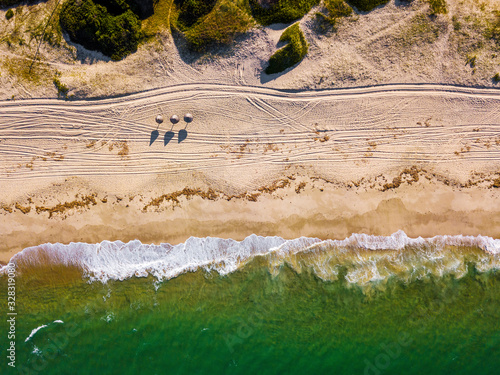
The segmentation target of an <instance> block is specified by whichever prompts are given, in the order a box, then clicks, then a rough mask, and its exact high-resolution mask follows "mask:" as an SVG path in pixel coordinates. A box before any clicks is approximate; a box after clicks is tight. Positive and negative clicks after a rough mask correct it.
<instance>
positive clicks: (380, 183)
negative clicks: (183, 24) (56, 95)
mask: <svg viewBox="0 0 500 375" xmlns="http://www.w3.org/2000/svg"><path fill="white" fill-rule="evenodd" d="M499 104H500V92H499V91H498V90H494V89H481V90H480V89H466V88H456V87H452V86H437V85H392V86H382V87H371V88H359V89H346V90H326V91H307V92H283V91H277V90H273V89H269V88H262V87H250V86H231V85H221V84H202V83H198V84H183V85H177V86H172V87H169V88H165V89H161V90H156V91H149V92H145V93H141V94H137V95H133V96H130V97H122V98H115V99H107V100H102V101H74V102H62V101H57V100H50V99H38V100H28V101H4V102H0V191H1V192H2V194H1V196H0V254H1V255H0V261H2V262H6V261H7V260H8V259H9V258H10V256H11V255H12V254H13V253H15V252H17V251H20V250H22V249H23V248H24V247H27V246H33V245H37V244H40V243H44V242H62V243H69V242H71V241H84V242H100V241H102V240H117V239H119V240H122V241H128V240H131V239H139V240H141V241H143V242H145V243H150V242H154V243H160V242H169V243H173V244H174V243H178V242H181V241H184V240H185V239H186V238H188V237H190V236H200V237H203V236H217V237H224V238H227V237H231V238H235V239H243V238H244V237H246V236H248V235H249V234H251V233H256V234H259V235H278V236H282V237H285V238H295V237H299V236H313V237H320V238H332V239H337V238H344V237H346V236H348V235H350V234H351V233H354V232H362V233H369V234H383V235H388V234H391V233H393V232H395V231H397V230H399V229H402V230H404V231H405V232H406V233H407V234H408V235H409V236H412V237H415V236H425V237H428V236H433V235H442V234H464V235H478V234H482V235H488V236H492V237H500V233H499V232H500V229H499V228H500V225H498V224H499V222H500V207H499V205H500V200H499V195H500V190H499V189H497V188H496V187H495V186H500V180H499V178H500V173H499V171H500V168H499V167H500V158H499V153H500V134H499V133H498V126H499V124H500V121H499V117H500V110H499V109H500V105H499ZM187 112H191V113H193V115H194V121H193V122H192V123H190V124H186V123H184V122H183V121H181V122H180V123H178V124H176V125H175V126H173V127H172V126H171V124H170V123H168V121H165V122H164V123H163V124H161V125H160V126H158V124H157V123H156V122H155V118H156V116H157V115H158V114H161V115H163V117H164V118H165V119H168V118H170V116H171V115H172V114H177V115H179V116H180V117H181V118H182V116H183V115H184V114H185V113H187ZM156 131H158V133H156ZM182 131H185V133H184V135H183V132H182ZM179 136H180V138H179ZM184 137H185V138H184Z"/></svg>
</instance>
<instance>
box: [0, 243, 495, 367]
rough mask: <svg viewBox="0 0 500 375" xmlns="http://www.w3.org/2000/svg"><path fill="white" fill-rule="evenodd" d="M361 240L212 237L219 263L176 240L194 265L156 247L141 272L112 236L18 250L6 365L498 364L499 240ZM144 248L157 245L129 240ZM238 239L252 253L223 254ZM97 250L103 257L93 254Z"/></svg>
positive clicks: (3, 361) (3, 278) (3, 363)
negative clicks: (121, 255) (123, 261)
mask: <svg viewBox="0 0 500 375" xmlns="http://www.w3.org/2000/svg"><path fill="white" fill-rule="evenodd" d="M398 236H399V237H398ZM360 238H361V237H358V238H357V242H353V241H350V242H345V243H343V244H339V243H337V244H332V243H331V242H324V241H319V240H316V239H301V240H300V241H299V240H296V241H295V243H291V242H289V241H288V242H287V241H284V240H281V239H278V238H273V239H267V240H265V239H262V238H259V237H256V236H255V237H253V240H252V241H247V242H246V243H243V245H241V244H240V245H238V246H240V247H235V246H236V244H235V243H232V247H230V248H231V250H228V249H229V247H227V246H226V247H224V246H221V243H220V242H219V245H220V246H219V247H213V246H212V245H213V243H211V244H210V246H208V245H207V246H208V248H209V249H211V251H212V253H211V256H214V255H216V261H215V262H212V263H211V262H205V263H203V265H201V264H198V265H197V266H194V264H195V263H196V262H195V260H194V258H193V256H192V254H194V253H196V252H195V251H194V250H192V251H193V252H190V250H189V246H187V247H184V248H182V251H181V250H178V251H179V254H184V256H185V257H183V258H182V259H184V261H183V262H185V263H182V262H181V261H179V263H177V265H176V269H178V268H179V267H180V266H183V267H184V268H183V271H182V272H177V273H176V276H170V277H167V276H166V273H161V272H159V271H157V270H158V269H159V268H158V267H156V268H155V267H153V266H152V265H151V262H153V260H152V258H151V257H152V255H151V254H149V255H148V257H149V258H148V262H150V264H149V265H148V266H147V267H146V266H144V264H143V263H141V265H139V262H138V263H136V265H137V267H136V270H135V272H137V274H138V275H139V276H143V277H138V276H124V275H125V274H124V273H123V272H115V273H112V272H110V271H111V270H112V268H113V267H115V268H116V267H117V264H114V263H113V262H114V261H116V259H117V258H110V254H111V253H108V254H104V253H105V251H106V250H105V249H106V246H108V247H107V248H109V246H110V243H107V244H105V245H104V246H101V247H95V246H96V245H92V246H94V247H92V250H88V251H89V252H88V253H86V254H84V252H82V253H80V255H78V256H76V257H73V258H72V259H73V260H72V261H69V258H64V259H65V260H64V261H62V259H63V258H61V256H60V255H61V254H59V256H58V257H56V256H54V253H55V252H54V250H51V249H55V248H56V247H57V246H59V245H57V246H56V245H46V246H45V247H43V248H38V247H37V248H34V249H31V250H30V251H26V252H25V253H24V255H19V256H17V258H13V262H14V263H15V264H16V265H17V273H16V294H17V301H16V302H17V305H16V309H17V310H16V311H17V313H18V315H17V317H16V318H17V322H16V368H15V369H12V368H9V367H8V366H7V362H8V360H7V358H6V356H5V355H3V358H2V359H1V368H2V374H4V373H18V372H19V373H25V374H30V373H34V374H75V373H76V374H256V373H259V374H282V373H287V374H304V373H316V374H422V373H427V374H448V373H449V374H493V373H496V371H497V369H498V366H500V359H499V358H500V357H499V355H498V354H499V348H500V319H499V318H500V272H499V271H498V268H499V267H498V266H497V265H498V263H497V262H498V252H497V251H496V250H495V247H494V242H491V241H489V242H488V241H486V240H485V241H486V242H484V241H483V242H481V243H483V245H481V243H479V242H474V241H472V240H471V238H465V239H464V238H462V239H461V240H460V241H461V242H460V241H459V242H456V241H458V240H457V238H451V239H450V238H448V239H447V240H446V241H442V240H443V238H442V237H441V238H440V241H429V240H423V239H422V240H421V241H417V242H411V241H410V242H408V240H405V239H404V236H403V235H402V234H401V233H399V234H398V235H397V236H395V237H394V236H393V237H386V238H381V237H366V236H365V237H364V240H365V242H363V241H361V240H360ZM394 239H397V240H398V241H396V242H395V241H394ZM475 239H477V238H475ZM451 240H453V241H455V242H452V241H451ZM211 241H212V240H207V239H205V243H210V242H211ZM266 241H268V242H266ZM401 241H402V242H401ZM405 241H406V242H405ZM202 242H203V241H202ZM264 243H266V245H264ZM286 243H288V245H285V246H284V245H283V244H286ZM375 243H377V244H378V245H377V246H375V245H374V244H375ZM484 243H486V245H484ZM199 244H200V242H198V246H199ZM292 244H293V246H292ZM370 244H371V245H370ZM311 245H314V246H313V247H311ZM400 245H401V246H400ZM470 245H472V246H470ZM71 246H73V250H74V249H75V246H77V245H71ZM78 246H79V245H78ZM117 246H118V245H117ZM120 246H121V247H120ZM120 246H118V247H117V249H119V250H111V252H113V251H115V252H120V251H122V250H123V249H124V246H125V244H121V245H120ZM137 246H147V245H139V244H138V243H134V244H133V245H130V244H129V247H131V248H137ZM249 246H250V247H251V248H252V250H251V251H250V250H249V251H247V252H246V253H245V251H246V250H248V247H249ZM266 246H267V247H268V248H267V249H265V248H266ZM280 246H281V247H280ZM286 246H288V247H286ZM370 246H371V248H370ZM481 246H482V247H483V248H481ZM111 247H112V246H111ZM165 248H168V249H167V250H166V251H165V253H164V254H163V255H167V254H169V253H172V251H174V250H172V247H168V246H166V247H165ZM206 248H207V247H206ZM41 249H42V250H43V251H41ZM120 249H121V250H120ZM201 249H202V248H200V247H198V252H199V251H202V250H201ZM235 249H239V250H238V251H243V253H245V254H247V255H248V254H252V255H248V256H246V257H245V256H243V255H242V254H243V253H240V255H239V256H238V257H235V258H234V259H235V263H231V262H230V261H229V260H228V258H227V257H225V256H224V255H221V254H226V255H227V254H231V255H234V252H235V251H236V250H235ZM59 250H60V249H59ZM130 250H131V249H130V248H129V249H128V251H130ZM142 250H143V251H142V252H143V253H144V248H142ZM150 250H151V249H150ZM156 250H158V249H156ZM73 253H75V252H73ZM98 253H100V255H101V256H102V257H103V258H99V259H100V260H99V261H100V262H102V259H104V260H105V261H104V262H103V263H105V264H106V266H104V265H102V264H101V267H98V262H94V261H90V260H95V259H96V258H94V257H92V256H90V254H98ZM179 254H177V255H179ZM255 254H260V255H257V256H256V255H255ZM105 255H106V256H105ZM115 255H116V254H115ZM129 255H130V254H129ZM157 255H158V254H157ZM171 256H172V254H171ZM84 258H85V259H86V261H85V262H83V261H82V259H84ZM160 258H161V257H160ZM56 259H57V261H56ZM111 259H114V260H113V261H111ZM158 259H159V258H157V259H156V260H158ZM169 259H170V258H169ZM172 259H173V258H172ZM172 259H170V263H169V264H172ZM176 259H181V258H179V257H177V258H176ZM203 259H204V260H207V259H208V257H204V258H203ZM198 260H199V258H197V260H196V261H198ZM136 261H137V259H136ZM143 261H144V258H143ZM119 263H120V262H119V261H118V264H119ZM90 265H92V267H94V268H91V267H90ZM130 265H131V263H129V264H128V265H127V266H126V267H125V265H123V269H122V271H123V270H124V269H128V270H130V269H132V268H133V267H132V268H129V267H128V266H130ZM369 265H370V267H369ZM162 267H165V263H163V264H162ZM160 268H161V267H160ZM181 268H182V267H181ZM155 270H156V271H155ZM124 272H125V271H124ZM127 272H128V271H127ZM6 277H7V276H6V275H2V276H0V279H1V280H0V281H1V291H2V295H3V296H5V295H6V294H7V287H6V285H7V282H6ZM99 277H101V278H99ZM121 279H123V280H121ZM7 329H8V326H7V325H6V319H2V323H1V330H2V332H7ZM37 329H38V330H37ZM6 341H7V340H6V337H5V335H4V334H2V338H1V341H0V342H1V346H2V348H1V349H2V352H3V353H6V352H7V350H6V349H7V347H6ZM4 369H5V371H4Z"/></svg>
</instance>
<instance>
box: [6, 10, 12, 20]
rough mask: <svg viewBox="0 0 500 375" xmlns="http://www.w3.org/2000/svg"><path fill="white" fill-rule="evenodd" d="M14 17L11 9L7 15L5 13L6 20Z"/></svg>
mask: <svg viewBox="0 0 500 375" xmlns="http://www.w3.org/2000/svg"><path fill="white" fill-rule="evenodd" d="M12 17H14V11H13V10H12V9H9V10H8V11H7V13H5V18H7V19H8V20H10V19H11V18H12Z"/></svg>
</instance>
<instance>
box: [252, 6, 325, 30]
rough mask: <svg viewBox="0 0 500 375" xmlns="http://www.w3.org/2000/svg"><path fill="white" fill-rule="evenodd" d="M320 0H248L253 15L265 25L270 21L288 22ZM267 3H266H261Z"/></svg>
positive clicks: (304, 12)
mask: <svg viewBox="0 0 500 375" xmlns="http://www.w3.org/2000/svg"><path fill="white" fill-rule="evenodd" d="M319 1H320V0H270V1H266V2H264V1H263V0H250V7H251V9H252V15H253V17H254V18H255V19H256V20H257V22H259V23H260V24H262V25H264V26H266V25H270V24H272V23H290V22H293V21H295V20H298V19H299V18H301V17H303V16H304V15H305V14H307V13H308V12H309V11H310V10H311V8H312V7H313V6H315V5H318V4H319ZM264 3H267V5H263V4H264Z"/></svg>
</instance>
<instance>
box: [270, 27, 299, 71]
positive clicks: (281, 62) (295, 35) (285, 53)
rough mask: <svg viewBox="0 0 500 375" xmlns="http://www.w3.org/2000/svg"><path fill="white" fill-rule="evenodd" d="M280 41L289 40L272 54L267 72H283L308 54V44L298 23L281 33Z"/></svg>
mask: <svg viewBox="0 0 500 375" xmlns="http://www.w3.org/2000/svg"><path fill="white" fill-rule="evenodd" d="M280 42H288V44H287V45H286V46H285V47H283V48H281V49H279V50H278V51H276V52H275V54H274V55H272V56H271V58H270V59H269V66H268V67H267V68H266V73H267V74H273V73H279V72H282V71H284V70H285V69H287V68H290V67H292V66H294V65H295V64H297V63H298V62H300V61H301V60H302V59H303V58H304V56H305V55H306V54H307V48H308V44H307V41H306V38H305V37H304V33H302V30H300V27H299V24H298V23H296V24H294V25H292V26H290V27H289V28H287V29H286V30H285V31H284V32H283V34H281V37H280Z"/></svg>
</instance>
